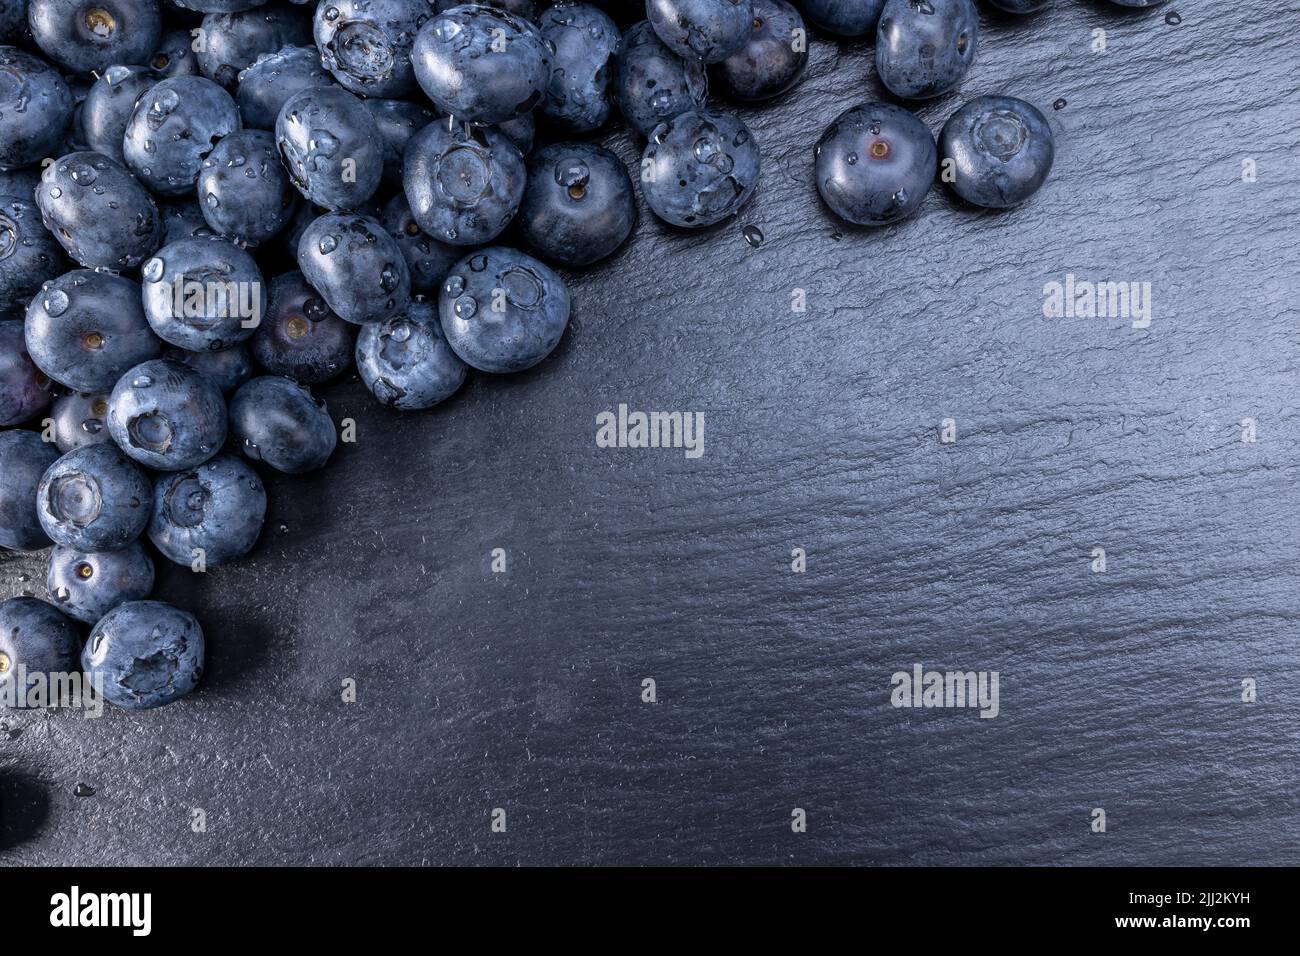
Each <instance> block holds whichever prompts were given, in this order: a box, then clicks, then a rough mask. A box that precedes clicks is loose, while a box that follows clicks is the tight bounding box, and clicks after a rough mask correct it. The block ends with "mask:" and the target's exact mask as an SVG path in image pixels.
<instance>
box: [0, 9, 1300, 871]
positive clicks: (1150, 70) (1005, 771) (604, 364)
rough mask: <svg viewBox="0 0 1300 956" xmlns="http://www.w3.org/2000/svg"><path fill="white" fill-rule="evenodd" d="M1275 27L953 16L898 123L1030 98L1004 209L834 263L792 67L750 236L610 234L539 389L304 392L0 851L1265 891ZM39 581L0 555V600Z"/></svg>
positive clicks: (4, 723)
mask: <svg viewBox="0 0 1300 956" xmlns="http://www.w3.org/2000/svg"><path fill="white" fill-rule="evenodd" d="M1284 7H1285V5H1278V4H1274V3H1271V2H1264V0H1249V2H1238V3H1214V4H1210V3H1189V2H1183V3H1176V4H1173V5H1170V6H1166V7H1164V8H1159V9H1157V10H1154V11H1146V12H1140V13H1136V14H1124V13H1117V12H1115V11H1114V10H1112V9H1111V8H1109V7H1108V6H1106V5H1104V4H1099V3H1089V2H1070V0H1061V2H1058V3H1057V4H1056V5H1055V8H1054V9H1053V10H1052V11H1050V12H1047V13H1045V14H1043V15H1039V16H1034V17H1030V18H1027V19H1025V20H1023V21H1017V20H1015V19H1013V18H1010V17H1003V16H994V15H991V14H990V13H989V11H988V10H987V9H985V10H984V11H983V13H984V28H985V29H984V32H983V36H982V38H981V48H980V55H979V59H978V61H977V63H976V65H975V67H974V69H973V71H972V73H971V75H970V76H969V77H968V79H967V81H966V83H965V84H964V87H963V90H962V93H961V94H960V95H959V96H949V97H945V98H943V99H942V100H940V101H937V102H935V103H933V104H930V105H928V106H926V107H925V108H924V109H923V110H922V111H921V115H922V117H923V118H924V119H925V121H926V122H927V123H929V125H930V126H931V128H932V129H934V130H935V131H937V130H938V129H939V128H940V126H941V125H942V122H943V120H944V119H945V118H946V117H947V116H948V115H949V114H950V113H951V112H952V111H953V110H955V109H956V108H957V106H958V105H959V104H960V103H961V102H962V101H964V99H965V98H967V97H969V96H973V95H977V94H980V93H1008V94H1013V95H1017V96H1020V97H1023V98H1025V99H1028V100H1030V101H1032V102H1034V103H1036V104H1038V105H1039V106H1040V107H1041V108H1043V109H1044V110H1045V111H1046V112H1047V113H1048V115H1049V117H1050V119H1051V121H1052V123H1053V124H1054V126H1055V127H1056V129H1057V131H1058V133H1059V150H1060V151H1059V157H1058V163H1057V167H1056V170H1055V172H1054V174H1053V177H1052V179H1051V180H1050V181H1049V182H1048V184H1047V186H1046V187H1045V189H1044V190H1043V192H1042V193H1041V194H1040V195H1039V196H1038V197H1037V198H1035V200H1034V201H1033V202H1032V203H1031V204H1030V205H1028V206H1027V207H1025V208H1022V209H1020V210H1017V211H1014V212H1009V213H1004V214H988V213H980V212H976V211H972V210H969V209H964V208H960V207H959V206H958V205H957V204H956V203H955V202H954V201H953V200H952V199H951V198H950V196H949V195H948V194H946V193H945V192H944V191H943V190H940V189H936V190H935V191H934V192H933V193H932V194H931V196H930V197H929V199H928V200H927V202H926V204H925V207H924V209H923V210H922V211H921V213H920V214H919V215H918V216H916V217H915V218H914V219H912V220H910V221H908V222H906V223H904V224H902V225H899V226H897V227H894V228H889V229H884V230H880V231H875V232H869V231H856V230H851V229H847V228H843V227H841V226H839V225H837V224H836V222H835V221H833V220H832V218H831V217H830V216H829V214H828V213H827V212H825V211H824V209H823V208H822V207H821V206H820V204H819V202H818V200H817V195H816V192H815V188H814V185H813V181H812V176H811V150H812V146H813V144H814V142H815V141H816V139H817V137H818V135H819V134H820V133H821V131H822V129H823V128H824V127H825V126H826V125H827V124H828V123H829V121H830V120H831V119H832V118H833V117H834V116H835V115H837V114H838V113H839V112H840V111H842V110H843V109H845V108H847V107H848V106H850V105H852V104H854V103H856V102H859V101H862V100H864V99H868V98H873V97H876V96H878V95H880V87H879V85H878V82H877V81H876V79H875V77H874V70H873V67H872V65H871V64H872V60H871V47H870V44H868V43H865V42H863V43H835V42H833V41H830V40H828V39H827V38H824V37H816V38H815V39H814V45H813V51H812V63H811V65H810V69H809V71H808V74H807V76H806V78H805V79H804V81H803V83H802V85H801V86H800V87H799V88H798V89H797V90H796V91H795V92H794V93H793V94H791V95H789V96H787V97H785V98H784V99H783V100H781V101H780V102H779V103H777V104H775V105H773V106H770V107H768V108H765V109H758V110H745V111H743V116H744V118H745V120H746V122H748V123H749V124H750V125H751V128H752V129H753V130H754V132H755V134H756V136H757V138H758V140H759V143H760V145H761V147H762V151H763V161H764V174H763V183H762V186H761V187H760V194H759V196H758V198H757V200H756V201H755V202H754V203H753V205H752V206H751V207H750V208H749V209H748V210H747V211H746V212H745V213H744V215H743V216H742V217H740V219H739V220H737V221H734V222H732V223H728V224H725V225H723V226H722V227H720V228H717V229H715V230H713V231H711V232H709V233H706V234H700V235H685V234H676V233H672V232H670V231H669V230H668V229H666V228H664V227H662V226H661V225H660V224H659V223H658V222H656V221H655V220H654V219H653V218H652V217H651V216H650V215H649V213H648V211H647V210H645V208H644V207H643V208H642V221H641V223H640V225H639V227H638V230H637V233H636V236H635V238H634V240H633V241H632V242H631V243H629V244H628V245H627V247H626V248H624V249H623V250H622V251H621V252H619V253H618V254H617V255H616V256H614V258H613V259H612V260H610V261H609V262H607V263H604V264H602V265H600V266H599V267H597V268H595V269H592V270H590V271H588V272H585V273H582V274H579V275H574V276H571V277H570V278H571V282H572V290H573V298H574V302H575V310H574V316H573V321H572V324H571V326H570V329H569V332H568V334H567V336H566V338H565V340H564V342H563V343H562V345H561V347H560V348H559V350H558V351H557V353H556V354H555V356H553V357H552V358H551V359H550V360H549V361H548V362H546V363H545V364H544V365H543V366H542V367H541V368H539V369H536V370H534V371H533V372H530V373H527V374H524V375H519V376H515V377H512V378H492V377H489V376H486V375H478V376H475V377H473V378H472V380H471V381H470V382H469V383H468V385H467V386H466V388H465V389H464V391H463V392H462V394H460V395H459V396H458V397H457V398H455V399H453V400H452V401H450V402H448V403H447V404H446V405H445V406H443V407H441V408H439V409H437V410H435V411H433V412H430V413H426V414H415V415H409V416H402V415H399V414H396V413H392V412H389V411H386V410H384V409H381V408H380V407H378V406H377V405H376V404H375V403H374V402H373V401H372V400H370V398H369V396H368V395H367V394H366V393H365V391H364V389H363V388H362V387H361V386H360V385H359V384H357V383H356V382H346V383H344V384H342V385H339V386H335V387H332V388H328V389H325V390H324V394H325V396H326V397H327V398H328V400H329V402H330V408H331V411H332V413H333V414H334V416H335V418H336V419H342V418H344V417H353V418H355V419H356V421H357V422H358V429H359V440H358V441H357V443H356V444H355V445H348V446H342V447H341V448H340V451H339V452H338V453H337V455H336V456H335V458H334V460H333V461H332V463H331V464H330V466H329V467H328V468H327V469H326V470H324V471H322V472H320V473H318V474H314V475H311V476H308V477H302V478H286V477H282V476H272V477H271V478H270V479H269V481H268V484H269V490H270V492H271V499H272V506H271V514H270V517H269V520H268V524H267V530H266V532H265V534H264V537H263V540H262V542H261V543H260V545H259V547H258V549H257V551H256V552H255V554H254V556H253V557H252V558H251V559H250V560H247V561H245V562H243V563H241V564H239V565H237V566H234V567H229V568H220V569H214V570H212V571H211V572H210V573H208V574H207V575H204V576H192V575H189V574H188V572H185V571H181V570H179V569H174V570H170V571H168V572H166V573H165V576H164V579H163V584H162V587H161V589H160V590H161V594H162V595H163V596H164V597H166V598H168V599H172V600H175V601H176V602H178V603H180V604H182V605H184V606H187V607H191V608H193V609H194V610H195V611H196V613H198V614H199V617H200V619H201V620H202V622H203V624H204V626H205V628H206V630H207V634H208V639H209V663H210V673H209V676H208V678H207V680H206V682H205V684H204V686H203V687H202V689H201V692H199V693H197V694H196V695H195V696H193V697H192V698H190V699H188V700H187V701H185V702H183V703H180V704H177V705H175V706H172V707H168V708H165V709H163V710H160V711H157V712H152V713H144V714H128V713H123V712H120V711H115V712H110V713H107V714H106V715H105V716H104V717H103V718H102V719H100V720H85V719H83V718H81V717H79V716H78V715H75V714H56V715H14V714H7V715H4V716H3V717H0V727H3V728H5V729H6V730H7V733H5V732H0V777H3V779H4V781H5V783H4V784H3V787H4V791H3V792H4V799H5V800H6V811H7V821H6V841H7V843H8V848H7V849H6V850H5V851H4V860H5V862H14V863H43V864H115V863H129V864H152V863H184V864H231V863H289V864H300V863H331V864H338V863H348V864H353V863H395V864H419V863H503V864H505V863H527V864H542V863H850V862H854V863H879V864H905V863H929V864H949V863H985V864H989V863H1038V864H1046V863H1070V864H1121V863H1131V864H1155V863H1174V864H1190V863H1215V864H1229V863H1233V864H1243V863H1246V864H1249V863H1274V864H1277V863H1290V864H1295V863H1298V862H1300V792H1298V789H1297V788H1298V781H1300V774H1298V773H1297V771H1298V769H1300V729H1298V726H1297V708H1296V704H1297V687H1298V686H1300V664H1298V660H1300V644H1298V643H1297V632H1298V629H1300V588H1297V567H1298V566H1300V489H1297V478H1298V477H1300V467H1298V464H1297V452H1300V405H1298V403H1297V385H1298V384H1300V361H1298V357H1300V335H1298V332H1300V306H1297V300H1296V295H1297V291H1298V289H1300V282H1298V278H1297V277H1298V274H1300V243H1298V241H1297V240H1298V238H1300V236H1298V233H1297V225H1296V224H1297V221H1298V220H1300V176H1298V175H1297V173H1298V172H1300V169H1298V160H1297V155H1298V154H1297V138H1298V136H1300V73H1298V72H1297V62H1298V57H1297V53H1296V49H1297V48H1296V31H1297V27H1300V22H1297V16H1296V13H1295V11H1294V10H1293V9H1291V10H1287V9H1284ZM1170 9H1177V10H1178V11H1179V12H1180V13H1181V15H1182V22H1181V24H1178V25H1174V24H1170V23H1168V22H1167V20H1166V14H1167V13H1168V12H1169V10H1170ZM1097 28H1104V29H1105V30H1106V31H1107V33H1108V46H1109V52H1107V53H1106V54H1104V55H1094V54H1093V53H1092V52H1091V50H1090V43H1091V41H1092V33H1091V31H1093V30H1094V29H1097ZM1058 98H1064V99H1065V100H1067V101H1068V103H1067V105H1066V106H1064V108H1062V109H1060V110H1059V111H1053V110H1052V109H1051V104H1052V103H1053V102H1054V101H1056V100H1058ZM615 142H616V143H617V144H618V148H619V149H620V150H621V152H622V153H623V154H624V155H625V157H627V158H628V159H629V161H631V160H632V159H633V158H634V156H635V150H634V147H633V146H632V144H631V143H630V142H628V141H627V140H625V139H616V140H615ZM1246 157H1253V158H1254V159H1255V160H1256V162H1257V164H1258V177H1259V181H1258V182H1257V183H1255V184H1246V183H1243V182H1242V177H1241V168H1242V160H1243V159H1244V158H1246ZM748 224H754V225H757V226H759V227H760V228H761V230H762V231H763V233H764V234H765V235H766V240H765V241H764V242H763V243H762V245H761V246H760V247H758V248H751V247H750V246H749V245H748V244H747V243H746V242H745V241H744V239H743V238H742V235H741V230H742V227H743V226H745V225H748ZM1068 272H1073V273H1075V274H1076V275H1078V276H1080V277H1083V278H1090V279H1094V280H1116V281H1120V280H1122V281H1149V282H1151V283H1153V286H1154V304H1155V314H1154V321H1153V323H1152V325H1151V327H1150V328H1149V329H1147V330H1145V331H1140V330H1134V329H1132V328H1131V327H1130V326H1129V323H1128V322H1126V321H1122V320H1112V319H1051V320H1049V319H1045V318H1044V317H1043V316H1042V314H1041V307H1042V302H1043V286H1044V284H1045V283H1046V282H1049V281H1052V280H1062V279H1063V278H1064V276H1065V274H1066V273H1068ZM796 287H798V288H803V289H806V290H807V294H808V311H807V312H806V313H804V314H796V313H793V312H792V311H791V308H790V304H791V295H792V290H793V289H794V288H796ZM620 402H625V403H627V404H628V405H630V406H631V407H633V408H641V409H685V410H698V411H703V412H704V413H705V416H706V431H705V439H706V451H705V454H704V456H703V458H701V459H699V460H696V461H687V460H686V459H685V458H684V457H683V455H682V454H681V453H680V452H670V451H651V450H621V451H620V450H601V449H598V448H597V447H596V445H595V441H594V435H595V416H596V414H597V413H598V412H600V411H602V410H605V409H613V408H615V407H617V405H618V403H620ZM948 417H951V418H953V419H955V421H956V422H957V427H958V429H959V440H958V441H957V443H956V444H954V445H943V444H940V442H939V440H938V430H937V429H938V426H939V423H940V421H941V420H942V419H944V418H948ZM1247 417H1249V418H1253V419H1255V420H1256V421H1257V423H1258V441H1257V442H1256V443H1254V444H1249V443H1244V442H1242V441H1241V440H1240V422H1241V420H1242V419H1243V418H1247ZM496 547H501V548H505V549H506V550H507V551H508V555H509V557H508V562H509V563H508V568H509V570H508V573H506V574H503V575H493V574H492V573H490V568H489V552H490V551H491V549H493V548H496ZM794 547H802V548H805V549H807V552H808V570H807V572H806V573H804V574H794V573H792V572H791V570H790V551H791V549H792V548H794ZM1094 547H1104V548H1105V549H1106V551H1107V553H1108V564H1109V570H1108V572H1107V573H1105V574H1095V573H1092V572H1091V570H1090V561H1091V551H1092V549H1093V548H1094ZM43 580H44V556H43V555H34V556H26V557H20V556H16V555H12V554H5V555H3V556H0V595H3V596H9V595H13V594H18V593H22V592H24V591H31V592H34V593H36V594H37V595H40V596H44V586H43ZM918 662H919V663H923V664H925V665H926V666H927V667H935V668H939V669H949V668H960V669H973V670H998V671H999V672H1000V673H1001V708H1002V713H1001V716H1000V717H998V718H997V719H995V720H980V719H978V718H977V717H976V715H975V713H974V712H971V711H933V710H932V711H907V710H895V709H893V708H892V707H891V706H890V705H889V678H890V675H891V674H892V673H893V672H894V671H896V670H908V669H910V668H911V666H912V665H913V664H914V663H918ZM345 677H353V678H355V679H356V680H357V682H358V685H359V702H358V703H356V704H354V705H345V704H343V703H342V702H341V701H340V682H341V680H342V679H343V678H345ZM645 677H653V678H654V679H655V681H656V682H657V686H658V695H659V703H658V704H656V705H649V704H643V703H641V700H640V693H641V681H642V679H643V678H645ZM1247 677H1249V678H1254V679H1255V680H1257V681H1258V685H1259V700H1258V702H1257V703H1255V704H1245V703H1242V701H1241V681H1242V679H1243V678H1247ZM78 784H85V785H87V786H88V787H91V788H93V789H94V794H93V795H92V796H77V795H75V791H76V788H77V786H78ZM195 807H200V808H203V809H204V810H205V811H206V813H207V818H208V831H207V832H206V833H202V834H196V833H193V832H191V829H190V826H189V822H190V812H191V808H195ZM493 807H503V808H505V809H506V810H507V814H508V816H507V822H508V830H507V832H506V833H504V834H493V833H491V832H490V831H489V814H490V811H491V809H492V808H493ZM793 807H802V808H805V809H806V811H807V813H808V821H809V826H808V832H807V833H806V834H794V833H792V832H791V829H790V825H789V822H790V812H791V809H792V808H793ZM1094 807H1103V808H1105V809H1106V811H1107V814H1108V822H1109V829H1108V832H1107V833H1105V834H1093V833H1091V832H1090V829H1089V823H1090V814H1091V811H1092V808H1094Z"/></svg>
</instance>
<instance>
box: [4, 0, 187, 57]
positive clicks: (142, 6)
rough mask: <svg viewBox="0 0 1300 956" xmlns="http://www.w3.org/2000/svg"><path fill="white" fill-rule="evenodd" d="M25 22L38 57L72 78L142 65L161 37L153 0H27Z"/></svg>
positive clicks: (157, 7) (160, 15) (159, 22)
mask: <svg viewBox="0 0 1300 956" xmlns="http://www.w3.org/2000/svg"><path fill="white" fill-rule="evenodd" d="M27 23H28V25H29V26H30V27H31V30H32V39H33V40H35V41H36V45H37V46H38V47H40V48H41V52H43V53H44V54H45V55H46V56H48V57H49V58H50V59H51V60H53V61H54V62H55V63H57V64H59V66H61V67H63V68H64V69H65V70H70V71H71V72H73V73H95V74H100V73H103V72H104V71H105V70H107V69H108V68H109V67H110V66H112V65H113V64H114V63H123V64H126V65H128V66H131V65H135V64H140V63H146V62H148V60H149V56H150V54H152V53H153V51H154V50H156V49H157V48H158V41H159V40H160V39H161V38H162V12H161V10H160V8H159V3H158V0H31V5H30V6H29V7H28V10H27Z"/></svg>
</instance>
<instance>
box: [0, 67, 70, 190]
mask: <svg viewBox="0 0 1300 956" xmlns="http://www.w3.org/2000/svg"><path fill="white" fill-rule="evenodd" d="M74 107H75V101H74V100H73V97H72V91H71V90H70V89H68V84H67V83H66V82H64V80H63V77H61V76H59V73H58V71H57V70H56V69H54V67H52V66H50V65H49V64H48V63H46V62H45V61H44V60H42V59H41V58H40V57H38V56H33V55H32V54H30V53H28V52H27V51H25V50H19V49H17V48H15V47H11V46H0V169H18V168H20V167H22V166H30V165H31V164H32V163H39V162H40V161H41V160H42V159H44V158H45V157H46V156H49V155H50V154H51V153H53V152H54V151H55V150H57V149H58V147H59V144H60V143H61V142H62V141H63V134H64V132H65V131H66V130H67V128H68V124H69V123H71V122H72V116H73V109H74Z"/></svg>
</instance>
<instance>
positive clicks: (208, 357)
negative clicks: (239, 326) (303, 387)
mask: <svg viewBox="0 0 1300 956" xmlns="http://www.w3.org/2000/svg"><path fill="white" fill-rule="evenodd" d="M263 321H265V319H263ZM163 357H164V358H170V359H175V360H176V361H178V362H184V363H185V364H186V365H188V366H190V368H193V369H197V370H198V371H200V372H202V373H203V374H204V375H206V376H207V377H208V378H209V379H211V380H212V384H213V385H215V386H217V388H219V389H221V392H222V394H223V395H229V394H230V393H231V392H233V391H234V390H235V389H237V388H239V386H241V385H243V384H244V383H245V382H247V381H248V380H249V379H250V378H252V377H253V359H252V357H251V356H250V355H249V353H248V346H247V345H246V344H240V345H232V346H231V347H230V348H228V349H222V350H221V351H219V352H191V351H190V350H189V349H182V348H177V347H176V346H171V347H170V348H168V349H167V350H166V351H165V352H164V353H163Z"/></svg>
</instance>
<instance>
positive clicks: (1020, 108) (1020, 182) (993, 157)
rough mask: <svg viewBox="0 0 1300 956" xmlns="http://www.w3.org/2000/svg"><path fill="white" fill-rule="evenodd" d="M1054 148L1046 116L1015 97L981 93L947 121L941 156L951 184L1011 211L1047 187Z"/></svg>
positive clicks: (969, 197) (973, 199)
mask: <svg viewBox="0 0 1300 956" xmlns="http://www.w3.org/2000/svg"><path fill="white" fill-rule="evenodd" d="M1055 155H1056V147H1055V143H1054V141H1053V138H1052V130H1051V127H1049V126H1048V125H1047V120H1046V119H1045V118H1044V117H1043V114H1042V113H1040V112H1039V111H1038V110H1037V109H1035V108H1034V107H1033V106H1032V105H1030V104H1029V103H1026V102H1025V101H1024V100H1018V99H1015V98H1014V97H1011V96H981V97H978V98H976V99H973V100H971V101H970V102H969V103H967V104H966V105H965V106H963V107H962V108H961V109H959V110H958V111H957V112H956V113H954V114H953V115H952V117H951V118H950V119H949V120H948V122H947V123H946V124H945V125H944V127H943V132H942V133H941V134H940V136H939V158H940V159H941V160H942V161H943V163H944V166H945V168H947V169H951V170H952V188H953V191H954V192H955V193H957V195H959V196H961V198H962V199H965V200H966V201H967V202H969V203H973V204H975V205H976V206H986V207H988V208H990V209H1007V208H1010V207H1011V206H1016V205H1019V204H1020V203H1022V202H1024V201H1025V200H1026V199H1028V198H1029V197H1030V196H1032V195H1033V194H1034V193H1036V192H1038V188H1039V187H1040V186H1042V185H1043V182H1044V181H1045V180H1046V179H1047V174H1048V173H1050V172H1051V171H1052V160H1053V158H1054V157H1055Z"/></svg>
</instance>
